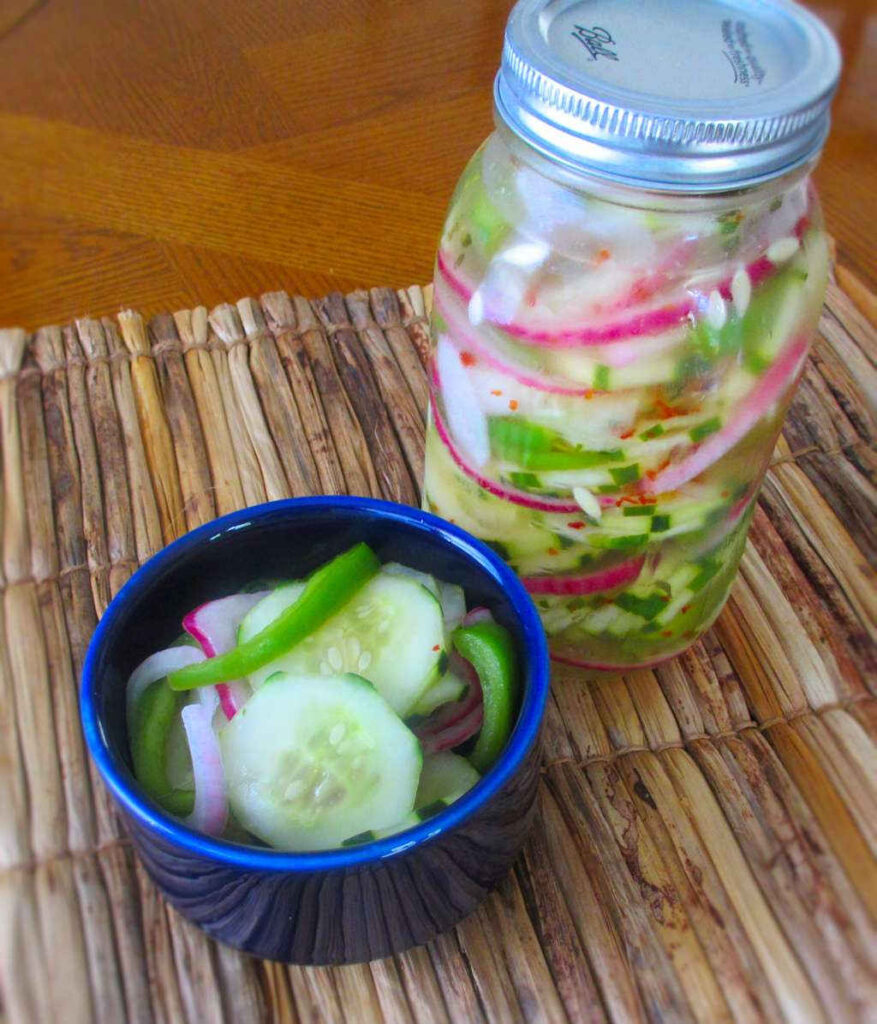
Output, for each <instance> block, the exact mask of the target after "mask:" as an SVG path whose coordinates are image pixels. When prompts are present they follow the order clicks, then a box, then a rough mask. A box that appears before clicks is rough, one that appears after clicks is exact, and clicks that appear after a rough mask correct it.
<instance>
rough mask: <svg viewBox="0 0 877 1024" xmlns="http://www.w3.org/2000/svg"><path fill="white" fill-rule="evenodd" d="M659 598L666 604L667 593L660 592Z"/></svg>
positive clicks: (668, 598) (668, 596)
mask: <svg viewBox="0 0 877 1024" xmlns="http://www.w3.org/2000/svg"><path fill="white" fill-rule="evenodd" d="M661 600H662V601H663V602H664V603H665V604H666V603H667V601H669V600H670V595H669V594H661Z"/></svg>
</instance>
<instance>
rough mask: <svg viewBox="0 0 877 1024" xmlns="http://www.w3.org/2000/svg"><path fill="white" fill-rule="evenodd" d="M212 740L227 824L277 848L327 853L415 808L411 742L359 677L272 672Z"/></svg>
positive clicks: (416, 770)
mask: <svg viewBox="0 0 877 1024" xmlns="http://www.w3.org/2000/svg"><path fill="white" fill-rule="evenodd" d="M421 589H422V588H421ZM219 742H220V747H221V749H222V763H223V767H224V769H225V775H226V782H227V785H228V796H229V803H230V805H231V808H232V811H233V812H234V815H235V818H236V819H237V821H238V822H240V824H241V825H242V826H243V827H244V828H246V829H247V830H248V831H249V832H252V834H253V835H254V836H257V837H258V838H259V839H262V840H264V841H265V842H266V843H270V844H271V845H272V846H275V847H277V848H279V849H285V850H325V849H329V848H331V847H333V846H338V845H339V844H340V843H341V842H342V841H343V840H344V839H345V838H346V837H347V836H349V835H353V834H355V833H357V832H361V831H364V830H366V829H383V828H388V827H390V826H392V825H393V824H394V823H395V822H398V821H400V820H402V819H403V818H404V817H405V816H406V815H407V814H410V813H411V810H412V808H413V807H414V797H415V794H416V792H417V782H418V779H419V777H420V769H421V764H422V755H421V750H420V743H419V742H418V740H417V737H416V736H415V735H414V733H412V732H411V731H410V730H409V729H408V728H407V727H406V726H405V725H404V723H403V722H401V721H400V720H399V717H398V716H397V715H396V714H395V713H394V712H393V710H392V708H390V706H389V705H388V704H387V702H386V701H385V700H384V699H383V698H382V697H381V696H380V694H379V693H377V691H376V690H375V689H374V687H372V686H371V685H370V684H369V683H368V682H367V681H366V680H365V679H362V678H361V677H359V676H354V675H344V676H328V677H327V676H306V675H291V674H288V673H277V674H276V676H275V678H274V679H272V680H271V681H270V682H268V683H266V684H265V685H264V686H262V687H261V688H260V689H259V690H257V691H256V693H254V694H253V696H252V697H251V698H250V700H249V701H248V702H247V703H246V704H245V705H244V707H243V708H242V709H241V710H240V711H239V712H238V713H237V714H236V715H235V717H234V718H233V719H232V720H231V721H230V722H229V723H228V725H226V726H225V727H224V728H223V729H222V731H221V732H220V734H219Z"/></svg>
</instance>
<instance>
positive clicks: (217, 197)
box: [0, 0, 877, 327]
mask: <svg viewBox="0 0 877 1024" xmlns="http://www.w3.org/2000/svg"><path fill="white" fill-rule="evenodd" d="M510 6H511V4H510V2H509V0H473V2H467V3H464V2H457V3H445V4H441V3H438V2H436V0H332V2H331V3H329V4H321V3H313V2H312V0H247V2H246V3H240V2H238V0H150V3H148V4H147V3H140V2H137V0H89V2H84V0H0V242H2V244H0V285H2V287H0V325H2V324H21V325H22V326H25V327H34V326H36V325H38V324H41V323H47V322H52V321H58V320H63V319H69V318H70V317H71V316H74V315H77V314H83V313H85V312H91V313H105V312H112V311H115V310H118V309H119V308H120V307H125V306H136V307H138V308H139V309H141V310H143V311H144V312H146V313H152V312H156V311H159V310H162V309H177V308H180V307H184V306H192V305H194V304H196V303H199V302H201V303H205V304H207V305H210V304H212V303H216V302H218V301H221V300H224V299H234V298H235V297H237V296H240V295H244V294H258V293H259V292H262V291H265V290H267V289H270V288H278V287H282V288H286V289H288V290H289V291H297V292H301V293H304V294H308V295H321V294H325V293H326V292H327V291H329V290H332V289H336V288H337V289H342V290H350V289H352V288H355V287H359V286H364V285H375V284H388V285H392V286H401V285H407V284H410V283H412V282H420V281H426V280H428V279H429V277H430V275H431V268H432V256H433V251H434V247H435V243H436V240H437V237H438V232H439V230H440V227H441V222H442V218H443V214H444V210H445V206H446V203H447V200H448V197H449V195H450V192H451V189H452V188H453V185H454V182H455V181H456V179H457V177H458V175H459V173H460V171H461V169H462V167H463V165H464V163H465V161H466V159H467V158H468V156H469V155H470V154H471V153H472V151H473V150H474V149H475V147H476V146H477V145H478V143H479V142H480V140H481V139H482V138H483V137H484V136H485V135H486V134H487V133H488V132H489V130H490V127H491V82H492V79H493V75H494V72H495V70H496V66H497V63H498V60H499V53H500V45H501V40H502V30H503V25H504V22H505V18H506V16H507V14H508V10H509V8H510ZM811 6H812V7H813V8H814V10H816V11H817V13H819V14H820V15H821V16H822V17H823V18H824V19H825V20H826V21H827V22H828V24H829V25H830V26H831V28H832V29H833V30H834V31H835V33H836V34H837V36H838V38H839V39H840V43H841V47H842V49H843V51H844V57H845V62H846V63H845V72H844V78H843V81H842V84H841V89H840V93H839V95H838V97H837V99H836V101H835V105H834V117H835V119H834V126H833V130H832V135H831V139H830V141H829V144H828V147H827V150H826V152H825V155H824V158H823V161H822V163H821V166H820V168H819V171H818V175H817V177H818V182H819V185H820V188H821V192H822V197H823V201H824V205H825V208H826V215H827V221H828V226H829V229H830V230H831V232H832V233H833V234H834V235H835V237H836V238H837V241H838V263H839V267H840V268H841V269H840V274H841V276H842V279H843V280H844V284H845V286H846V287H847V288H848V290H850V291H851V292H853V294H855V293H856V282H857V281H861V282H863V283H866V284H868V285H869V286H870V287H871V288H874V287H875V286H877V271H875V266H874V259H873V257H874V251H875V249H874V245H873V243H872V235H873V232H874V230H875V225H877V198H875V193H877V188H875V185H877V182H875V176H874V172H873V156H874V153H875V151H877V132H875V113H874V105H875V93H877V89H875V80H877V73H875V68H877V15H875V14H873V13H871V14H870V15H869V9H871V10H873V8H872V7H871V4H870V3H869V2H868V0H822V2H820V3H818V4H812V5H811ZM862 301H863V302H864V301H865V300H864V298H863V299H862Z"/></svg>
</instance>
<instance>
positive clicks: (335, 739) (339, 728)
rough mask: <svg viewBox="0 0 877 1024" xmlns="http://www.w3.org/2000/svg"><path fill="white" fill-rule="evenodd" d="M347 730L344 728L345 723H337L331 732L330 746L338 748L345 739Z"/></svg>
mask: <svg viewBox="0 0 877 1024" xmlns="http://www.w3.org/2000/svg"><path fill="white" fill-rule="evenodd" d="M346 731H347V730H346V729H345V728H344V723H343V722H336V723H335V724H334V725H333V726H332V729H331V731H330V732H329V746H331V747H337V746H338V744H339V743H340V742H341V741H342V740H343V739H344V733H345V732H346Z"/></svg>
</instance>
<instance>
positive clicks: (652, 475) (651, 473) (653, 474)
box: [646, 469, 658, 480]
mask: <svg viewBox="0 0 877 1024" xmlns="http://www.w3.org/2000/svg"><path fill="white" fill-rule="evenodd" d="M657 475H658V471H657V470H656V469H647V470H646V476H647V477H648V478H649V480H654V479H655V477H656V476H657Z"/></svg>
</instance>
